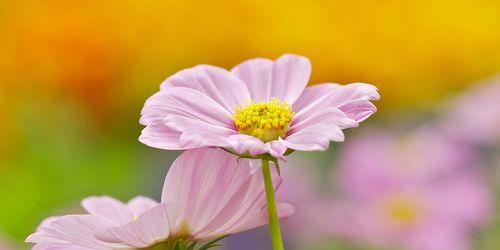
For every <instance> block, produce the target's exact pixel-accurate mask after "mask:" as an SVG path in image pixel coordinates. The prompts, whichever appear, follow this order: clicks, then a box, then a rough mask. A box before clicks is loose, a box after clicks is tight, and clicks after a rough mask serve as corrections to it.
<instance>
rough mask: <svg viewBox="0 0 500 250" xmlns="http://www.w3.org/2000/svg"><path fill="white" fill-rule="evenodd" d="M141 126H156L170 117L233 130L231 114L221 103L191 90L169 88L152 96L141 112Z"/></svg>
mask: <svg viewBox="0 0 500 250" xmlns="http://www.w3.org/2000/svg"><path fill="white" fill-rule="evenodd" d="M141 115H142V117H141V120H140V122H141V124H143V125H154V124H157V123H161V121H162V120H163V119H164V118H165V117H166V116H168V115H178V116H185V117H190V118H193V119H198V120H201V121H204V122H207V123H210V124H213V125H216V126H222V127H228V128H232V127H233V126H234V124H233V120H232V119H231V113H230V112H229V111H227V110H226V109H224V107H222V106H221V105H220V104H219V103H217V102H215V101H214V100H213V99H211V98H210V97H208V96H207V95H205V94H203V93H202V92H198V91H196V90H193V89H189V88H181V87H179V88H169V89H168V91H167V90H161V91H160V92H157V93H156V94H154V95H153V96H151V97H150V98H149V99H148V100H147V101H146V103H145V104H144V108H143V109H142V111H141Z"/></svg>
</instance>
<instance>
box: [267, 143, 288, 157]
mask: <svg viewBox="0 0 500 250" xmlns="http://www.w3.org/2000/svg"><path fill="white" fill-rule="evenodd" d="M287 149H288V148H287V147H286V146H285V145H284V144H283V143H281V141H279V140H276V141H271V142H269V153H270V154H271V155H272V156H273V157H275V158H277V159H279V160H282V161H286V157H285V156H283V154H285V152H286V150H287Z"/></svg>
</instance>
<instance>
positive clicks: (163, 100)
mask: <svg viewBox="0 0 500 250" xmlns="http://www.w3.org/2000/svg"><path fill="white" fill-rule="evenodd" d="M230 116H231V114H230V113H229V112H228V111H227V110H225V109H224V108H223V107H222V106H220V105H219V104H217V103H216V102H215V101H214V100H212V99H210V98H209V97H207V96H206V95H205V94H202V93H200V92H197V91H195V90H193V89H188V88H171V89H169V91H168V92H167V91H160V92H158V93H156V94H155V95H153V96H152V97H150V98H149V99H148V101H146V104H145V105H144V108H143V110H142V117H141V123H142V124H144V125H147V127H146V128H145V129H144V130H143V132H142V135H141V137H140V138H139V140H140V141H141V142H143V143H145V144H147V145H149V146H152V147H157V148H163V149H169V150H172V149H174V150H175V149H190V148H196V147H205V146H226V137H228V136H229V135H231V134H234V133H236V131H235V130H234V122H233V120H232V119H231V117H230Z"/></svg>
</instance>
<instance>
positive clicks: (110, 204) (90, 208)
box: [82, 196, 134, 224]
mask: <svg viewBox="0 0 500 250" xmlns="http://www.w3.org/2000/svg"><path fill="white" fill-rule="evenodd" d="M82 206H83V208H85V210H87V212H88V213H89V214H92V215H96V216H99V217H102V218H104V219H107V220H109V221H112V222H114V223H117V224H123V223H127V222H129V221H130V220H132V218H134V215H133V214H132V213H131V212H130V211H129V210H128V208H127V206H126V205H125V204H124V203H123V202H121V201H119V200H117V199H114V198H111V197H108V196H100V197H97V196H94V197H88V198H85V199H84V200H83V201H82Z"/></svg>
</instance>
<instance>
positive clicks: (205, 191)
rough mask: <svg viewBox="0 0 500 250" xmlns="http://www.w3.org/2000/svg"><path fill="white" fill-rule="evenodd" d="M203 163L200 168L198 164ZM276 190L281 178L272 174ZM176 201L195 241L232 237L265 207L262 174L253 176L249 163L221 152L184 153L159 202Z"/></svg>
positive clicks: (170, 173) (214, 150)
mask: <svg viewBox="0 0 500 250" xmlns="http://www.w3.org/2000/svg"><path fill="white" fill-rule="evenodd" d="M200 163H203V164H200ZM273 175H274V177H273V183H274V185H275V188H277V187H278V186H279V184H280V183H281V178H280V177H279V176H276V173H274V172H273ZM170 201H178V202H179V206H180V207H181V210H182V214H181V215H180V220H185V221H187V222H188V223H189V228H190V229H191V233H192V234H193V235H194V238H196V239H208V238H212V237H215V236H220V235H225V234H230V233H232V231H231V229H232V228H236V227H238V226H239V225H241V223H243V222H245V223H250V222H249V221H252V220H254V219H255V218H256V217H258V215H259V213H260V212H261V210H262V208H263V207H264V206H265V203H266V199H265V192H264V184H263V178H262V173H261V171H255V172H252V170H251V168H250V162H249V160H246V159H239V160H238V157H237V156H234V155H232V154H229V153H227V152H225V151H224V150H222V149H214V148H205V149H194V150H189V151H185V152H184V153H183V154H181V155H180V156H179V157H178V158H177V160H176V161H175V162H174V164H173V165H172V166H171V168H170V170H169V172H168V174H167V178H166V180H165V185H164V188H163V193H162V202H170Z"/></svg>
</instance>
